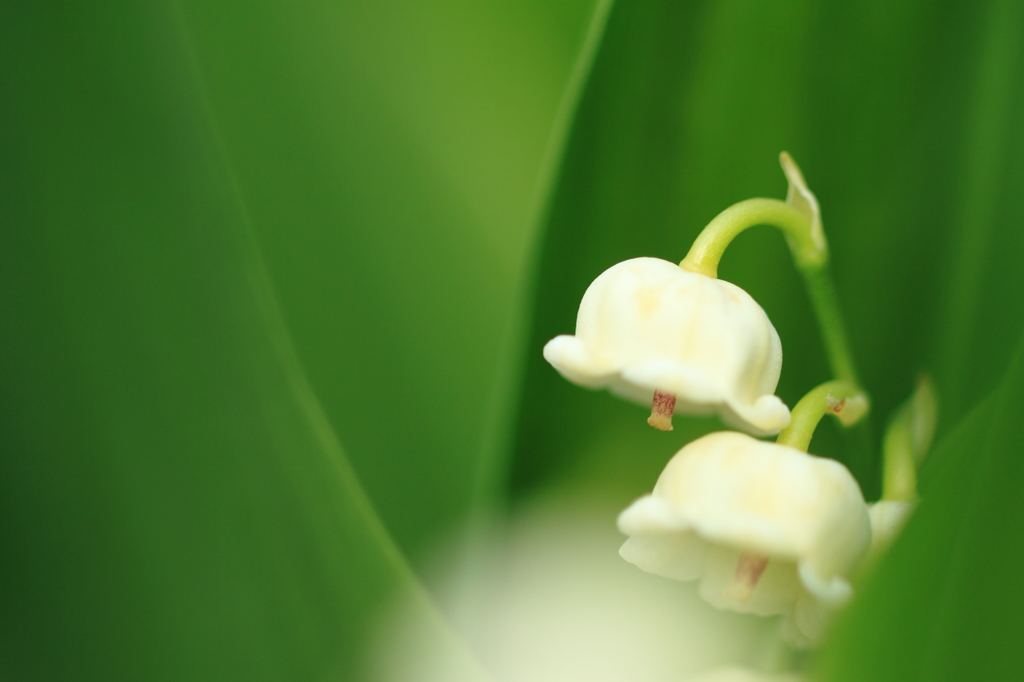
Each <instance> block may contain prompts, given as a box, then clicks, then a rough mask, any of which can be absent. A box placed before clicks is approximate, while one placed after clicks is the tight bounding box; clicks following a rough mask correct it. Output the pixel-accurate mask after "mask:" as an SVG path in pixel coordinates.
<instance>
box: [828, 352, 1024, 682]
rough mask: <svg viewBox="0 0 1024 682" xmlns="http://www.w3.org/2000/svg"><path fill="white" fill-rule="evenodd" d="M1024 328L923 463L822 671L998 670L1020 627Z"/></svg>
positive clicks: (1010, 664)
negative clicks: (983, 392) (980, 393)
mask: <svg viewBox="0 0 1024 682" xmlns="http://www.w3.org/2000/svg"><path fill="white" fill-rule="evenodd" d="M1022 400H1024V338H1022V339H1021V342H1020V343H1019V344H1018V350H1017V353H1016V357H1015V358H1014V360H1013V362H1012V364H1011V366H1010V368H1009V369H1008V371H1007V372H1006V374H1005V377H1004V379H1003V381H1002V384H1001V386H1000V387H999V388H998V389H997V390H996V392H995V393H994V394H993V395H992V396H990V398H989V399H988V400H986V401H985V402H983V403H982V404H980V405H979V406H978V407H977V408H975V409H974V410H973V411H972V412H971V413H970V415H969V416H968V417H966V418H965V419H964V420H963V421H962V422H961V423H960V425H959V426H958V427H957V428H956V429H954V430H953V431H952V432H951V433H950V434H949V435H948V436H947V437H946V439H945V440H944V442H943V443H942V444H941V446H940V447H939V448H937V450H936V451H935V453H933V454H932V455H930V458H931V461H930V462H929V464H928V466H927V467H926V468H925V469H924V471H923V472H922V478H921V492H922V498H923V499H922V502H921V504H920V506H919V508H918V509H917V511H916V512H915V514H914V516H913V517H912V518H911V520H910V522H909V523H908V525H907V528H906V529H905V530H904V532H903V535H902V536H901V537H900V539H899V541H898V542H897V543H896V544H895V546H894V547H893V548H892V550H890V553H889V554H888V555H887V556H886V558H885V561H884V563H883V565H882V567H881V569H880V570H879V572H878V573H877V574H876V575H874V576H873V578H872V579H871V581H870V582H869V584H868V585H867V586H866V588H865V589H864V590H863V592H862V594H860V595H859V596H858V599H857V601H856V603H855V605H854V607H853V608H852V609H851V611H850V613H849V614H847V617H846V618H845V619H844V620H843V622H842V623H841V626H840V627H839V628H838V629H837V631H836V632H835V633H834V636H833V644H832V646H831V647H830V648H829V650H828V651H827V652H826V653H825V655H824V658H823V660H822V661H821V663H820V668H819V674H820V677H821V679H826V680H836V681H839V680H879V681H884V680H910V679H923V680H966V679H971V680H998V679H1012V678H1013V677H1015V676H1016V675H1017V671H1018V670H1019V669H1020V660H1019V655H1018V651H1017V641H1018V639H1019V638H1018V633H1019V632H1020V631H1021V628H1022V627H1024V612H1022V611H1021V609H1020V608H1019V605H1020V604H1022V603H1024V583H1022V582H1021V580H1020V576H1021V574H1022V573H1024V554H1022V553H1021V552H1020V548H1019V546H1018V541H1017V538H1018V537H1019V533H1020V529H1021V528H1024V505H1021V503H1020V483H1021V481H1022V480H1024V460H1022V459H1021V457H1020V453H1021V452H1024V432H1022V431H1021V429H1020V423H1019V422H1020V420H1019V418H1018V406H1019V405H1020V404H1021V401H1022Z"/></svg>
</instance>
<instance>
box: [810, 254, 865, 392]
mask: <svg viewBox="0 0 1024 682" xmlns="http://www.w3.org/2000/svg"><path fill="white" fill-rule="evenodd" d="M800 274H802V275H803V278H804V283H805V284H806V285H807V293H808V294H809V295H810V298H811V306H812V307H813V308H814V314H815V315H816V316H817V318H818V327H819V328H820V330H821V338H822V340H823V341H824V343H825V354H826V355H827V356H828V364H829V367H831V368H832V376H834V377H836V378H837V379H842V380H844V381H849V382H851V383H854V384H859V383H860V381H858V379H857V370H856V369H854V365H853V355H852V354H851V353H850V346H849V344H848V343H847V336H846V325H844V324H843V316H842V314H841V313H840V312H839V300H838V299H837V298H836V290H835V287H834V286H833V284H832V275H831V273H830V272H829V269H828V268H827V267H821V268H817V269H812V268H801V269H800Z"/></svg>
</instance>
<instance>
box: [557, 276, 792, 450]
mask: <svg viewBox="0 0 1024 682" xmlns="http://www.w3.org/2000/svg"><path fill="white" fill-rule="evenodd" d="M544 357H545V358H546V359H547V361H548V362H550V363H551V364H552V365H553V366H554V367H555V369H557V370H558V371H559V372H560V373H561V374H562V376H564V377H565V378H567V379H568V380H569V381H572V382H574V383H577V384H580V385H582V386H586V387H588V388H595V389H599V388H608V389H609V390H611V392H612V393H615V394H616V395H619V396H621V397H623V398H626V399H628V400H633V401H635V402H638V403H641V404H650V405H653V408H652V413H651V418H650V419H649V420H648V422H649V423H650V424H651V425H652V426H655V427H657V428H660V429H662V430H671V428H672V426H671V423H672V422H671V419H672V415H673V414H690V415H707V414H712V413H714V412H718V413H719V414H720V415H721V417H722V419H723V420H724V421H725V423H726V424H729V425H730V426H733V427H735V428H738V429H742V430H744V431H747V432H749V433H753V434H755V435H769V434H773V433H778V432H779V431H780V430H782V429H783V428H785V427H786V426H787V425H788V424H789V421H790V414H789V409H788V408H787V407H786V405H785V404H784V403H783V402H782V401H781V400H780V399H779V398H778V397H777V396H775V395H774V392H775V387H776V385H777V384H778V382H779V373H780V372H781V370H782V344H781V342H780V341H779V335H778V333H776V331H775V327H773V326H772V323H771V322H770V321H769V320H768V316H767V315H765V312H764V310H762V309H761V306H759V305H758V304H757V303H756V302H755V301H754V299H752V298H751V297H750V295H749V294H747V292H745V291H743V289H740V288H739V287H737V286H736V285H734V284H730V283H729V282H725V281H722V280H720V279H715V278H713V277H708V276H706V275H702V274H698V273H695V272H689V271H687V270H684V269H682V268H681V267H679V266H678V265H676V264H674V263H669V262H668V261H664V260H660V259H658V258H634V259H631V260H627V261H624V262H622V263H618V264H616V265H613V266H612V267H611V268H609V269H608V270H605V271H604V272H603V273H601V275H600V276H598V278H597V279H596V280H594V282H593V283H592V284H591V285H590V287H589V288H588V289H587V291H586V293H585V294H584V295H583V301H582V302H581V303H580V309H579V315H578V316H577V318H576V335H575V336H570V335H562V336H557V337H555V338H554V339H552V340H551V341H549V342H548V343H547V345H546V346H544Z"/></svg>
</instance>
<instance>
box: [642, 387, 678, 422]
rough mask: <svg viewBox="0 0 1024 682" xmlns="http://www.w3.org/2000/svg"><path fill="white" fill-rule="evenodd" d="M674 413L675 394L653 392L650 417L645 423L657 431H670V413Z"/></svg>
mask: <svg viewBox="0 0 1024 682" xmlns="http://www.w3.org/2000/svg"><path fill="white" fill-rule="evenodd" d="M675 411H676V396H675V394H674V393H662V392H661V391H655V392H654V402H653V404H652V405H651V416H650V417H648V418H647V423H648V424H650V425H651V426H653V427H654V428H656V429H658V430H659V431H671V430H672V413H673V412H675Z"/></svg>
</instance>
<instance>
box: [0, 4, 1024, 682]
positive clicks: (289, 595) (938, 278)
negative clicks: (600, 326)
mask: <svg viewBox="0 0 1024 682" xmlns="http://www.w3.org/2000/svg"><path fill="white" fill-rule="evenodd" d="M1022 36H1024V7H1022V6H1021V5H1020V3H1017V2H1013V1H1012V0H989V1H986V2H978V3H956V2H925V1H923V0H917V1H913V2H907V3H902V4H898V5H893V4H892V3H885V2H862V3H858V4H854V5H842V4H835V3H825V2H819V1H811V0H806V1H799V0H793V1H787V2H749V1H740V0H716V1H703V2H687V3H678V2H669V1H660V2H647V3H638V2H627V1H621V2H618V3H614V4H613V3H611V2H598V3H596V4H595V3H594V2H587V1H583V0H571V1H566V2H557V3H550V2H540V1H539V0H529V1H526V2H504V3H503V2H490V3H475V2H467V1H463V2H448V3H440V4H435V5H428V4H423V3H414V2H396V3H373V2H367V1H363V0H358V1H350V2H334V3H330V2H293V3H283V2H267V1H264V2H252V3H237V2H224V1H220V0H213V1H209V0H208V1H206V2H194V1H191V0H183V1H182V2H161V1H154V2H149V3H128V2H115V1H112V2H107V3H99V4H93V5H87V6H82V5H79V4H75V3H59V2H58V3H46V4H43V3H38V4H33V3H14V2H11V3H4V4H3V5H2V6H0V225H2V235H3V243H2V245H0V323H2V325H3V333H2V335H0V368H2V369H0V372H2V373H0V387H2V388H0V396H2V397H0V400H2V403H0V439H2V440H0V443H2V454H0V534H2V535H0V538H2V542H3V556H4V559H3V561H2V562H0V585H3V588H2V590H0V595H2V596H0V676H3V677H4V678H5V679H13V680H51V679H53V680H64V679H81V680H92V679H96V680H100V679H103V680H112V679H125V680H141V679H146V680H150V679H152V680H182V679H246V680H262V679H266V680H284V679H289V680H291V679H295V680H313V679H316V680H319V679H344V680H347V679H355V678H357V677H358V676H359V675H360V674H361V673H360V671H361V666H362V657H363V652H364V651H365V649H366V647H367V646H368V642H367V638H368V636H369V635H368V633H369V630H370V626H371V624H372V621H373V619H374V618H375V615H374V614H375V612H376V610H377V608H378V606H379V604H380V603H382V601H383V600H385V599H386V598H387V597H388V595H392V594H394V593H395V591H398V592H399V593H404V594H407V595H409V598H411V599H413V600H414V602H415V603H416V604H418V605H419V607H420V610H419V614H420V616H419V617H421V618H422V619H423V620H424V621H425V622H427V623H428V624H429V626H430V627H431V628H433V631H434V632H435V633H436V636H437V646H438V647H441V648H449V649H450V650H451V651H452V659H451V661H452V663H451V664H452V665H453V666H466V667H468V668H472V667H473V664H472V662H471V661H470V660H469V659H468V657H465V651H463V647H462V646H461V645H460V643H459V641H458V639H457V637H455V636H454V635H452V634H451V633H450V632H448V631H447V630H446V628H445V626H444V624H443V622H442V620H441V618H440V617H439V616H438V614H437V612H436V610H435V609H434V607H433V606H432V605H431V601H430V598H429V596H428V595H427V591H425V590H424V588H423V587H422V585H421V580H420V578H422V576H423V574H424V573H425V567H426V563H427V561H428V559H429V555H430V551H431V548H432V547H434V546H435V545H436V543H437V542H438V541H439V540H441V539H443V538H449V537H451V535H452V534H453V533H455V534H456V535H457V534H459V533H460V532H462V531H460V529H469V530H466V531H465V533H466V534H469V535H471V534H472V529H473V528H474V527H475V525H476V524H478V523H480V522H481V520H483V519H487V518H501V517H502V516H503V515H504V514H505V513H507V511H508V510H509V509H514V508H515V507H516V505H517V504H519V502H520V501H522V500H527V499H529V498H530V497H531V496H532V495H535V494H537V493H538V492H539V491H542V490H557V491H567V492H568V491H573V490H575V491H581V490H585V491H587V492H588V494H592V495H597V496H600V497H602V498H603V499H605V500H607V501H608V502H609V504H613V505H617V506H621V505H625V504H626V503H628V502H629V501H630V500H631V499H633V498H634V497H636V496H637V495H639V494H641V493H643V492H645V491H647V490H649V488H650V486H651V485H652V484H653V482H654V480H655V478H656V477H657V474H658V472H659V471H660V469H661V467H662V466H663V465H664V463H665V462H666V461H667V460H668V458H669V457H670V456H671V455H672V454H673V452H674V451H675V450H676V449H677V448H678V447H680V446H682V445H683V444H685V443H686V442H687V441H688V440H690V439H692V438H693V437H694V436H696V435H698V434H700V433H703V432H706V431H708V430H711V429H715V428H719V426H718V424H717V423H715V422H714V421H713V420H690V421H685V420H677V421H680V422H682V423H679V424H677V428H676V431H674V432H673V433H672V434H671V435H668V436H666V435H664V434H660V433H656V432H654V431H653V430H652V429H649V428H648V427H647V426H646V424H645V423H644V413H643V410H641V409H640V408H637V407H635V406H632V405H628V404H625V403H623V402H620V401H617V400H615V399H612V398H610V397H608V396H607V395H604V394H600V393H590V392H586V391H582V390H580V389H578V388H576V387H574V386H571V385H569V384H568V383H567V382H565V381H563V380H562V379H560V378H559V377H558V376H557V374H556V373H555V372H554V371H553V370H552V369H551V368H550V367H549V366H547V365H546V364H545V363H544V362H543V360H542V358H541V356H540V348H541V346H542V344H543V343H544V342H545V341H546V340H547V339H549V338H550V337H552V336H554V335H556V334H558V333H568V332H571V331H572V328H573V324H574V319H575V308H576V306H577V305H578V302H579V299H580V297H581V296H582V293H583V291H584V290H585V288H586V286H587V285H588V284H589V283H590V281H592V280H593V278H594V277H596V276H597V275H598V274H599V273H600V272H601V271H602V270H604V269H605V268H607V267H609V266H610V265H612V264H614V263H615V262H618V261H621V260H624V259H626V258H632V257H635V256H641V255H649V256H658V257H661V258H665V259H668V260H679V259H681V258H682V256H683V255H685V253H686V250H687V248H688V246H689V243H690V242H691V241H692V239H693V237H695V236H696V234H697V233H698V231H699V230H700V228H701V227H703V225H704V224H705V223H706V222H707V221H708V220H710V219H711V218H712V217H714V215H715V214H716V213H718V212H719V211H720V210H722V209H723V208H725V207H726V206H728V205H729V204H731V203H733V202H736V201H739V200H742V199H745V198H749V197H751V196H771V197H782V196H784V193H785V181H784V178H783V176H782V173H781V172H780V170H779V168H778V165H777V161H776V159H777V155H778V152H779V151H780V150H782V149H786V150H788V151H789V152H791V153H792V154H793V155H794V157H795V158H796V159H797V161H798V162H799V163H800V164H801V166H802V168H803V170H804V173H805V175H806V177H807V179H808V182H809V184H810V186H811V188H812V189H813V190H814V191H815V192H816V193H817V195H818V198H819V200H820V202H821V204H822V207H823V217H824V223H825V228H826V232H827V234H828V236H829V239H830V242H831V246H832V252H833V267H834V275H835V279H836V283H837V289H838V295H839V298H840V300H841V302H842V304H843V306H844V310H845V312H846V314H847V323H848V326H849V331H850V335H851V341H852V345H853V348H854V354H855V356H856V360H857V362H858V364H859V368H860V371H861V375H862V379H863V381H864V383H865V385H866V386H867V388H868V390H869V391H870V392H871V393H872V395H873V398H874V405H875V411H874V413H873V416H872V421H873V425H872V426H873V433H874V441H875V445H877V442H878V440H879V438H880V434H881V431H882V428H883V427H884V424H885V419H886V415H887V414H889V413H890V412H891V411H892V409H893V408H894V407H895V406H896V405H898V404H899V403H900V402H902V401H903V400H904V399H905V398H906V396H907V395H909V393H910V390H911V388H912V385H913V380H914V376H915V375H916V373H917V372H919V371H922V370H924V371H928V372H931V373H932V374H933V375H934V376H935V378H936V380H937V385H938V390H939V397H940V401H941V403H940V405H941V410H942V415H941V421H940V434H939V435H940V440H939V445H938V447H937V448H936V451H935V453H934V456H933V457H932V458H931V460H930V461H929V463H928V465H927V468H926V470H925V471H924V472H923V473H922V491H923V493H924V495H925V501H924V503H923V505H922V507H921V509H920V511H919V513H918V514H917V516H915V518H914V520H913V521H912V523H911V525H910V526H909V527H908V530H907V533H906V535H905V536H904V538H903V540H902V541H901V542H900V543H899V544H898V545H897V547H896V548H895V550H894V552H893V554H892V556H891V558H890V560H889V561H888V562H887V563H886V564H885V566H884V567H883V568H882V570H881V571H880V572H879V573H878V575H877V576H876V577H875V578H874V579H873V580H872V581H871V583H870V584H869V585H868V586H867V588H866V589H865V590H864V594H863V596H862V598H861V599H859V600H858V602H857V603H856V605H855V606H854V608H853V609H851V611H850V612H849V614H848V617H846V618H845V619H844V620H843V622H842V623H841V624H840V627H839V629H838V630H837V632H836V635H835V637H834V638H833V641H832V643H831V644H830V646H828V647H827V648H826V650H825V651H824V652H823V655H822V656H820V657H819V658H818V659H817V660H816V662H815V664H814V665H815V670H817V671H818V674H819V675H820V676H821V677H822V678H823V679H835V680H840V679H843V680H846V679H849V680H857V679H860V680H863V679H873V680H874V679H877V680H883V679H893V680H896V679H911V678H912V679H922V680H932V679H935V680H939V679H950V680H962V679H1010V678H1011V677H1012V674H1013V672H1014V671H1016V670H1018V669H1019V663H1018V662H1017V660H1016V657H1015V651H1016V649H1015V647H1016V644H1015V642H1016V639H1017V636H1018V634H1017V633H1019V632H1020V631H1021V627H1022V626H1024V616H1022V615H1021V614H1022V613H1024V587H1022V586H1021V583H1020V580H1019V576H1020V575H1021V573H1022V571H1024V548H1022V544H1021V543H1022V542H1024V537H1022V535H1021V530H1020V529H1022V528H1024V518H1022V517H1024V501H1022V500H1021V498H1020V496H1019V495H1018V494H1017V491H1019V489H1020V486H1021V484H1022V483H1024V471H1022V470H1021V466H1022V465H1021V464H1020V462H1021V461H1022V455H1024V443H1022V436H1021V434H1020V432H1019V428H1018V427H1017V422H1018V421H1019V420H1018V419H1017V418H1016V416H1015V412H1014V408H1015V406H1016V405H1018V404H1020V400H1021V398H1022V397H1024V396H1021V395H1020V393H1021V391H1022V390H1024V376H1022V371H1024V370H1022V369H1021V366H1022V362H1024V361H1022V359H1021V353H1022V352H1024V351H1020V350H1016V349H1019V348H1020V347H1021V345H1022V341H1021V335H1022V329H1024V316H1022V311H1024V269H1022V268H1021V267H1020V266H1019V264H1020V263H1021V262H1022V261H1024V230H1022V229H1021V228H1022V219H1024V161H1022V159H1024V78H1022V74H1024V69H1022V65H1024V53H1022V45H1021V42H1022ZM721 276H722V277H723V278H724V279H728V280H730V281H733V282H735V283H737V284H739V285H740V286H742V287H743V288H745V289H746V290H748V291H749V292H750V293H751V294H752V295H753V296H754V297H755V298H756V299H757V300H758V302H759V303H761V305H762V306H763V307H764V308H765V310H766V311H767V313H768V315H769V317H770V318H771V319H772V321H773V323H774V324H775V326H776V328H777V329H778V331H779V334H780V336H781V338H782V342H783V346H784V348H785V363H784V367H783V375H782V380H781V382H780V384H779V389H778V392H779V395H780V396H781V397H782V398H783V399H784V400H785V401H786V402H787V403H788V404H790V405H792V404H794V403H795V402H796V400H797V399H798V398H799V397H800V396H801V395H802V394H803V393H804V392H805V391H806V390H808V389H809V388H810V387H812V386H813V385H815V384H817V383H819V382H821V381H823V380H825V379H827V378H828V374H827V368H826V365H825V361H824V355H823V352H822V349H821V344H820V341H819V339H818V337H817V331H816V327H815V324H814V320H813V317H812V315H811V311H810V307H809V304H808V301H807V299H806V294H805V293H804V291H803V289H802V287H801V283H800V281H799V279H798V277H797V276H796V274H795V271H794V269H793V267H792V264H791V262H790V259H789V256H788V253H787V251H786V248H785V245H784V242H783V240H782V239H781V238H780V237H779V235H778V234H777V233H776V232H774V231H772V230H771V229H769V228H757V229H755V230H752V231H750V232H749V233H747V234H745V235H744V236H743V237H741V238H740V239H739V240H737V242H736V243H735V245H734V246H733V248H731V249H730V250H729V252H728V254H727V256H726V258H725V259H724V260H723V263H722V268H721ZM1014 358H1016V359H1014ZM812 450H813V451H814V452H816V453H817V454H821V455H826V456H832V457H836V458H839V459H841V460H843V461H846V462H847V463H848V464H849V466H850V467H851V469H852V470H853V471H854V473H855V474H856V475H857V477H858V478H859V480H860V481H861V483H862V486H863V488H864V490H865V494H866V496H867V498H868V499H869V500H871V499H875V498H877V496H878V480H879V477H878V462H877V460H876V459H874V458H872V457H869V456H865V455H864V454H857V453H854V452H852V451H848V449H847V447H846V441H845V440H844V439H843V438H842V437H841V435H840V434H839V433H838V430H837V429H836V428H835V427H834V426H833V425H831V424H826V425H825V426H823V427H822V429H821V431H820V434H819V436H818V437H817V438H816V439H815V443H814V445H813V446H812ZM609 523H611V519H609ZM524 655H527V654H524ZM491 672H492V673H493V672H494V671H491ZM1006 675H1009V676H1010V677H1006ZM495 677H496V679H500V671H499V674H497V675H496V676H495Z"/></svg>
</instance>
